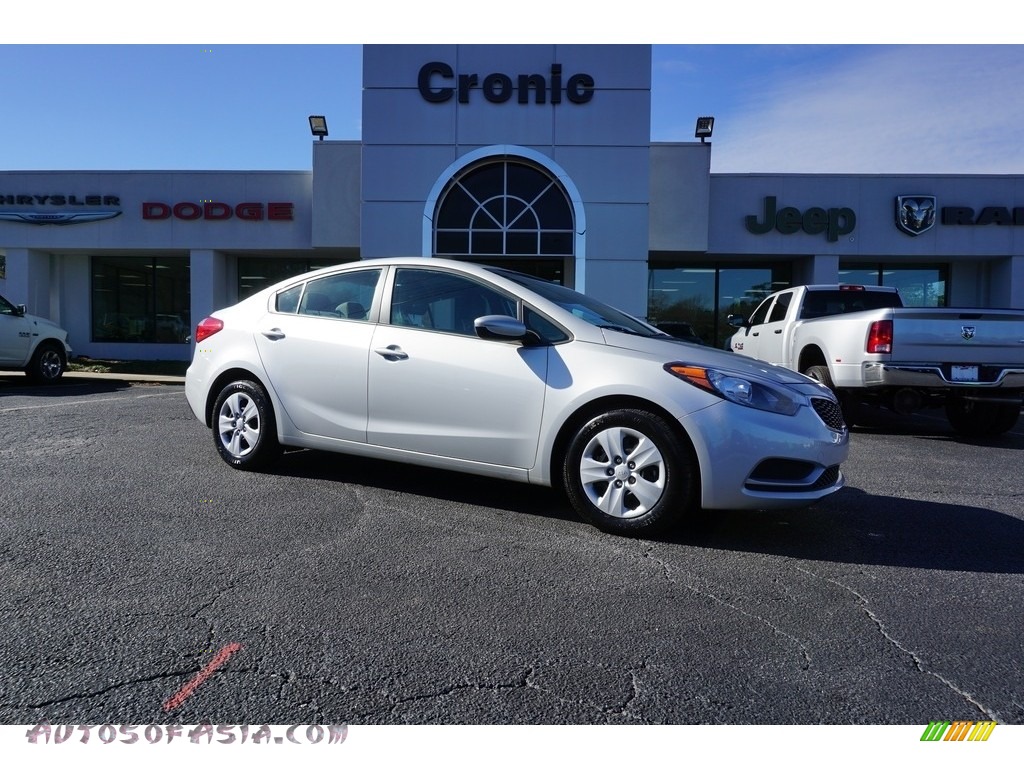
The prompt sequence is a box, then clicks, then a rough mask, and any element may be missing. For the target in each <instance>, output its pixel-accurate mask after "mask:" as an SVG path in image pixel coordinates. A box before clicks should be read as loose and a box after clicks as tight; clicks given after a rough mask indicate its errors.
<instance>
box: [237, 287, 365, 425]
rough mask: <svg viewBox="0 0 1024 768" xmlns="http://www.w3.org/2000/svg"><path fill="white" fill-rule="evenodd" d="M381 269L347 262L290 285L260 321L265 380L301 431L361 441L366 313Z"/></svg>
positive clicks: (257, 334) (258, 330)
mask: <svg viewBox="0 0 1024 768" xmlns="http://www.w3.org/2000/svg"><path fill="white" fill-rule="evenodd" d="M381 273H382V270H381V269H360V270H347V271H345V272H340V273H337V274H334V275H328V276H327V277H321V278H318V279H316V280H310V281H308V282H307V283H304V284H299V285H296V286H293V287H292V288H290V289H288V290H286V291H282V292H281V293H279V294H278V295H277V296H276V297H275V299H274V302H275V304H274V306H273V307H272V308H271V310H270V311H269V312H268V313H267V314H266V315H264V316H263V317H262V318H261V319H260V321H259V322H258V323H257V328H256V332H255V334H254V338H255V340H256V347H257V349H258V350H259V354H260V359H261V360H262V362H263V367H264V369H265V370H266V372H267V376H268V377H269V379H270V385H271V386H272V387H273V389H274V392H275V394H276V395H277V397H278V399H279V400H280V402H281V404H282V405H283V407H284V410H285V412H286V414H287V415H288V418H289V419H291V421H292V423H293V424H294V425H295V426H296V427H297V428H298V429H299V430H301V431H302V432H305V433H306V434H310V435H320V436H323V437H333V438H339V439H342V440H354V441H357V442H365V441H366V376H367V365H366V364H367V355H368V354H369V349H370V340H371V339H372V338H373V330H374V324H373V322H371V319H370V318H371V312H372V310H373V302H374V297H375V295H376V293H377V287H378V284H379V283H380V276H381Z"/></svg>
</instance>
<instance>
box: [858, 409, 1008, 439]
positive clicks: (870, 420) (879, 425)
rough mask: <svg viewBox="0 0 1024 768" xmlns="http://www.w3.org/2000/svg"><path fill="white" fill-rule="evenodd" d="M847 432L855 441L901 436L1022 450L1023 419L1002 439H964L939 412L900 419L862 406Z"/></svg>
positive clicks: (929, 411)
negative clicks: (858, 437) (863, 436)
mask: <svg viewBox="0 0 1024 768" xmlns="http://www.w3.org/2000/svg"><path fill="white" fill-rule="evenodd" d="M850 432H851V434H853V435H854V439H856V435H857V434H877V435H904V436H908V437H916V438H920V439H922V440H939V441H944V442H951V443H963V444H964V445H978V446H992V447H994V448H1008V449H1011V450H1024V416H1022V417H1021V419H1020V421H1018V422H1017V426H1016V427H1014V428H1013V429H1012V430H1010V431H1009V432H1006V433H1004V434H1002V435H995V436H993V437H967V436H965V435H961V434H958V433H957V432H956V431H954V430H953V428H952V427H951V426H950V425H949V422H948V421H946V418H945V416H944V414H943V412H942V411H941V410H935V409H933V410H928V411H923V412H922V413H917V414H913V415H909V416H902V415H900V414H898V413H894V412H892V411H888V410H885V409H883V408H869V407H866V406H862V407H861V409H860V410H859V411H858V416H857V422H856V424H855V425H854V426H853V427H851V428H850Z"/></svg>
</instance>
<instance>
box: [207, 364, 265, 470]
mask: <svg viewBox="0 0 1024 768" xmlns="http://www.w3.org/2000/svg"><path fill="white" fill-rule="evenodd" d="M213 442H214V444H215V445H216V446H217V452H218V453H219V454H220V456H221V458H222V459H224V461H226V462H227V463H228V464H230V465H231V466H232V467H235V468H236V469H249V470H253V469H261V468H263V467H265V466H266V465H267V464H269V463H270V462H271V461H273V460H274V459H275V458H277V456H278V455H279V454H280V452H281V446H280V444H279V443H278V442H277V426H276V424H275V422H274V409H273V408H272V407H271V405H270V399H269V398H268V397H267V395H266V393H265V392H264V391H263V388H262V387H261V386H259V385H258V384H256V383H255V382H252V381H233V382H231V383H230V384H228V385H227V386H226V387H224V389H222V390H221V391H220V394H219V395H218V396H217V403H216V405H215V406H214V409H213Z"/></svg>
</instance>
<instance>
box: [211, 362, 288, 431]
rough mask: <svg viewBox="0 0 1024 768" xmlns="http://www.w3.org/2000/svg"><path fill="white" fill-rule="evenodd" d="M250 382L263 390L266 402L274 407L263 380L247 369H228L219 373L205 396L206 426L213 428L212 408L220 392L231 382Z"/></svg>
mask: <svg viewBox="0 0 1024 768" xmlns="http://www.w3.org/2000/svg"><path fill="white" fill-rule="evenodd" d="M243 380H244V381H251V382H252V383H253V384H255V385H256V386H258V387H259V388H260V389H262V390H263V394H264V395H266V397H267V402H268V403H269V404H270V407H271V409H273V407H274V401H273V399H272V398H271V397H270V390H269V388H268V387H267V385H266V384H264V383H263V380H262V379H261V378H260V377H259V376H257V375H256V374H255V373H254V372H253V371H250V370H249V369H248V368H229V369H227V370H226V371H223V372H221V374H220V375H219V376H217V378H216V379H214V380H213V383H212V384H211V385H210V389H209V390H208V391H207V395H206V426H207V427H210V428H212V427H213V407H214V405H216V403H217V398H218V397H219V396H220V392H221V390H222V389H224V387H226V386H227V385H228V383H230V382H232V381H243Z"/></svg>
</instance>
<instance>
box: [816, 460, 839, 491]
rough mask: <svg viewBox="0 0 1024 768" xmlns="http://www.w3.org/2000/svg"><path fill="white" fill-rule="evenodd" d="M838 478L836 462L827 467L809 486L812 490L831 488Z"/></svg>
mask: <svg viewBox="0 0 1024 768" xmlns="http://www.w3.org/2000/svg"><path fill="white" fill-rule="evenodd" d="M838 480H839V465H838V464H836V465H835V466H834V467H829V468H828V469H826V470H825V471H824V472H822V473H821V477H819V478H818V479H817V480H815V481H814V485H813V486H811V490H812V491H820V490H823V489H825V488H831V487H832V486H833V485H835V484H836V482H838Z"/></svg>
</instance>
